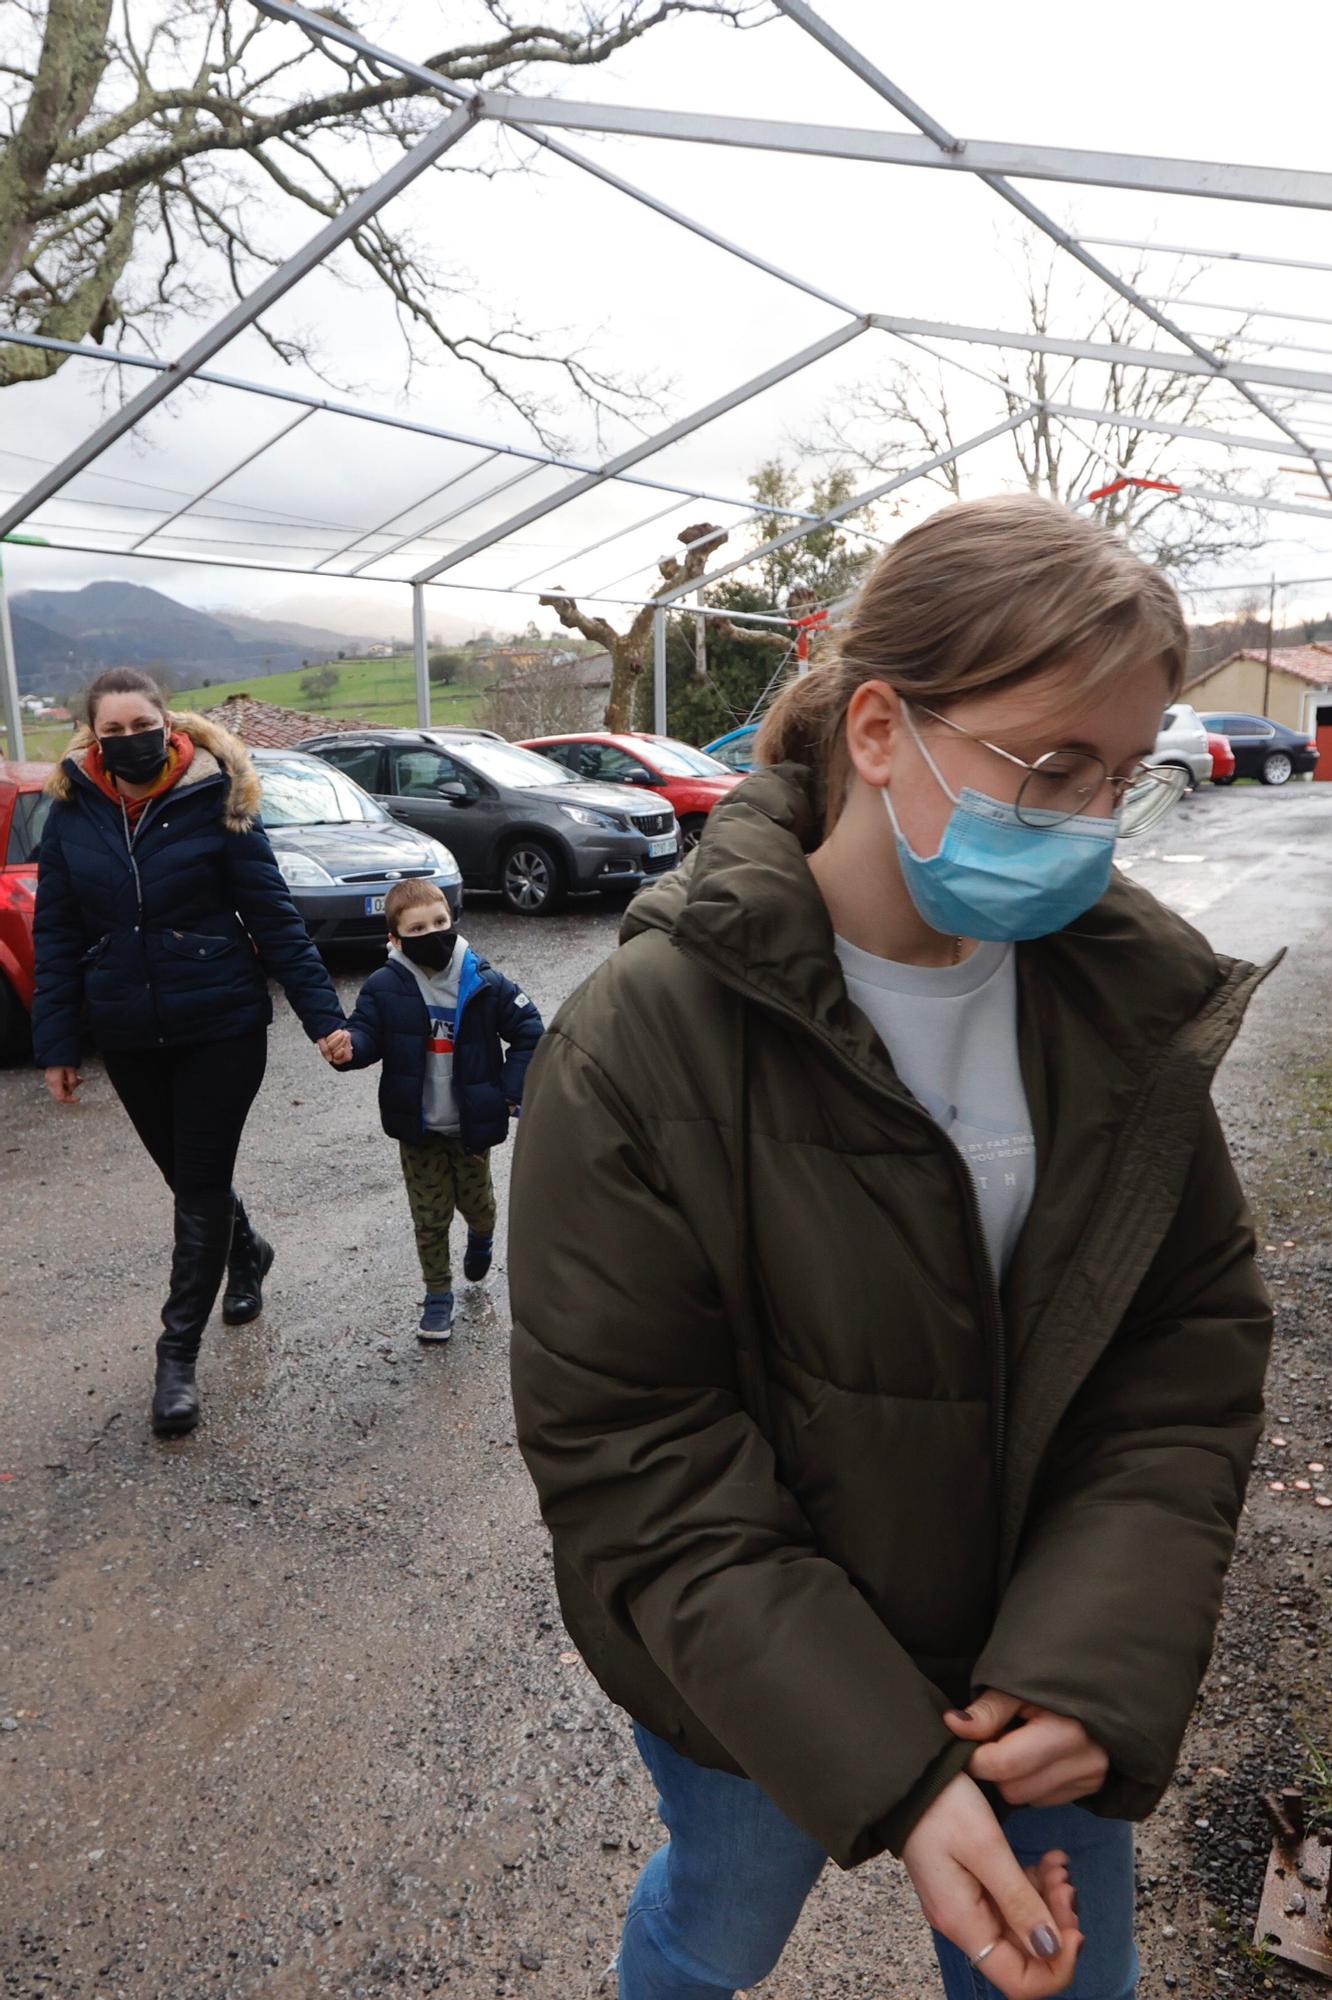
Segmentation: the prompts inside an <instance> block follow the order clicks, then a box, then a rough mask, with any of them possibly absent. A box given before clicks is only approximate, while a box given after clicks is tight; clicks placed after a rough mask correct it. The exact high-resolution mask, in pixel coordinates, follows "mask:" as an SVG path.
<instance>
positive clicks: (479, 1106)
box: [349, 945, 543, 1153]
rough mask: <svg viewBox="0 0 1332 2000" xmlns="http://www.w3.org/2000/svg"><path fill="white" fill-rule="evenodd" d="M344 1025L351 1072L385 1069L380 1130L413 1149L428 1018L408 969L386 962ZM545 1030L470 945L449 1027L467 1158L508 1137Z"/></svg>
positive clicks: (421, 1132)
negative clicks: (348, 1038)
mask: <svg viewBox="0 0 1332 2000" xmlns="http://www.w3.org/2000/svg"><path fill="white" fill-rule="evenodd" d="M349 1026H350V1028H351V1036H352V1047H353V1049H354V1051H355V1053H354V1055H353V1057H352V1060H351V1063H350V1065H349V1067H350V1068H352V1069H368V1068H369V1066H370V1065H371V1063H377V1062H382V1063H383V1065H384V1068H383V1072H382V1074H381V1076H380V1079H379V1115H380V1117H381V1118H382V1120H383V1121H384V1130H385V1131H386V1132H387V1133H388V1135H389V1137H390V1139H405V1140H406V1141H407V1142H408V1144H409V1145H415V1144H418V1143H419V1142H420V1141H421V1140H422V1139H424V1137H425V1130H426V1128H425V1117H424V1114H423V1112H422V1101H423V1099H424V1096H425V1080H426V1043H427V1041H428V1040H429V1036H430V1016H429V1015H428V1014H427V1012H426V1003H425V1000H424V999H423V997H422V994H421V988H420V986H419V984H418V983H417V980H416V978H415V975H414V974H413V973H412V970H411V968H410V967H409V966H407V965H404V964H403V963H402V961H401V960H400V959H390V960H389V962H388V964H387V965H384V966H381V967H380V969H379V971H378V972H372V973H371V975H370V977H369V978H368V979H367V980H366V982H365V985H364V986H363V987H362V988H361V996H360V999H359V1000H358V1001H357V1003H356V1011H355V1013H354V1014H353V1015H352V1017H351V1021H350V1023H349ZM542 1033H543V1026H542V1020H541V1016H540V1014H538V1012H537V1010H536V1008H535V1007H534V1006H533V1005H532V1002H531V1001H530V1000H529V999H528V997H527V995H526V994H525V993H521V992H519V990H518V988H517V987H516V986H515V985H514V983H513V981H512V980H511V979H506V978H505V977H504V974H503V973H502V972H497V971H496V970H495V967H494V966H493V965H491V964H490V962H489V961H488V960H487V959H484V958H482V957H481V955H480V953H479V952H475V951H473V950H472V948H471V946H470V945H469V946H468V947H467V950H466V952H465V953H464V955H463V962H462V971H461V972H460V974H459V976H458V1004H457V1010H456V1012H455V1014H454V1022H453V1094H454V1096H455V1097H456V1098H457V1100H458V1117H459V1127H460V1135H461V1138H462V1142H463V1145H464V1146H465V1147H466V1148H467V1150H468V1152H469V1153H484V1152H485V1151H486V1150H487V1149H488V1148H489V1147H491V1146H498V1145H499V1144H500V1142H501V1141H502V1140H504V1139H507V1138H508V1136H509V1106H510V1105H511V1104H520V1103H521V1102H522V1096H523V1079H524V1077H525V1076H526V1075H527V1065H528V1063H529V1062H530V1061H531V1060H532V1053H533V1051H534V1049H535V1048H536V1045H537V1043H538V1042H539V1041H540V1040H541V1036H542ZM505 1042H507V1043H508V1045H509V1052H508V1055H507V1057H506V1055H505V1053H504V1048H503V1044H504V1043H505Z"/></svg>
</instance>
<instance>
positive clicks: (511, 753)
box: [449, 741, 577, 792]
mask: <svg viewBox="0 0 1332 2000" xmlns="http://www.w3.org/2000/svg"><path fill="white" fill-rule="evenodd" d="M449 749H450V751H451V752H453V753H455V754H456V755H457V756H458V759H459V761H460V762H464V763H467V764H470V766H471V768H472V769H473V770H474V771H479V772H480V773H481V776H482V777H483V778H489V779H490V781H491V783H492V784H495V785H512V786H513V788H514V790H515V791H519V792H534V791H536V790H538V789H540V790H542V791H546V790H548V789H549V788H550V786H551V785H572V784H576V783H577V780H576V779H575V777H574V775H573V773H572V772H571V771H566V770H565V768H564V766H563V764H556V763H554V762H552V760H551V759H550V758H549V757H538V756H537V754H536V752H535V751H533V750H521V749H519V747H518V745H517V744H516V743H483V742H480V741H473V742H469V743H450V745H449Z"/></svg>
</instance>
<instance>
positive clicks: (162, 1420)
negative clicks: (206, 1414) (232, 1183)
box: [153, 1194, 232, 1437]
mask: <svg viewBox="0 0 1332 2000" xmlns="http://www.w3.org/2000/svg"><path fill="white" fill-rule="evenodd" d="M231 1220H232V1215H231V1196H230V1195H229V1194H228V1195H221V1196H219V1197H216V1198H214V1199H211V1200H202V1201H199V1200H196V1201H188V1202H183V1201H177V1203H176V1247H175V1251H174V1254H173V1256H172V1259H171V1290H170V1292H169V1293H168V1295H167V1302H166V1304H165V1305H164V1306H163V1308H162V1329H163V1331H162V1334H161V1337H160V1339H159V1340H158V1343H157V1380H156V1383H155V1385H154V1388H153V1429H154V1430H155V1431H156V1432H158V1434H159V1435H160V1436H162V1437H178V1436H179V1435H180V1434H181V1433H182V1432H184V1431H192V1430H193V1429H194V1426H195V1425H196V1424H197V1423H198V1421H199V1393H198V1390H197V1389H196V1388H195V1386H194V1364H195V1362H196V1361H197V1360H198V1358H199V1343H200V1341H201V1340H202V1339H203V1331H204V1328H205V1326H206V1325H207V1324H208V1315H209V1313H210V1312H211V1311H212V1310H213V1301H214V1300H215V1299H216V1297H217V1292H218V1287H219V1285H220V1284H221V1283H222V1276H223V1273H224V1272H225V1270H226V1268H227V1252H228V1250H229V1249H230V1246H231Z"/></svg>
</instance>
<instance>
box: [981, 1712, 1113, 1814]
mask: <svg viewBox="0 0 1332 2000" xmlns="http://www.w3.org/2000/svg"><path fill="white" fill-rule="evenodd" d="M944 1721H945V1722H946V1723H947V1724H948V1727H949V1728H950V1729H951V1730H952V1732H953V1734H954V1736H961V1737H963V1738H964V1739H966V1740H970V1741H971V1742H974V1743H979V1744H980V1746H981V1747H980V1749H979V1750H977V1752H976V1754H975V1756H974V1757H973V1758H972V1759H971V1761H970V1763H969V1764H968V1765H967V1769H968V1771H970V1773H971V1775H972V1777H973V1778H984V1779H985V1780H986V1781H987V1782H988V1783H989V1784H992V1785H996V1786H997V1787H998V1789H999V1793H1000V1796H1001V1797H1003V1798H1005V1799H1007V1801H1008V1803H1009V1805H1011V1806H1066V1805H1071V1804H1072V1803H1073V1801H1074V1799H1085V1798H1087V1797H1088V1796H1089V1794H1090V1793H1092V1792H1099V1791H1100V1789H1101V1786H1102V1785H1103V1784H1104V1783H1105V1780H1106V1777H1107V1775H1108V1773H1109V1770H1110V1759H1109V1758H1108V1757H1107V1756H1106V1754H1105V1751H1104V1750H1102V1748H1101V1746H1100V1744H1099V1743H1093V1741H1092V1739H1091V1737H1090V1736H1089V1735H1088V1734H1087V1732H1086V1730H1085V1729H1084V1728H1083V1726H1082V1724H1081V1723H1080V1722H1075V1721H1074V1720H1073V1718H1072V1716H1069V1715H1056V1714H1055V1713H1054V1711H1053V1709H1049V1708H1040V1707H1038V1706H1037V1704H1036V1703H1035V1702H1032V1701H1023V1700H1022V1699H1021V1697H1020V1696H1019V1695H1015V1694H1004V1693H1003V1692H1002V1690H1001V1689H999V1688H986V1690H985V1692H984V1694H982V1695H978V1696H977V1698H976V1700H975V1701H973V1702H972V1704H971V1706H970V1708H966V1709H949V1710H948V1712H947V1714H946V1715H945V1716H944ZM1015 1721H1016V1722H1018V1723H1020V1725H1021V1726H1020V1727H1019V1728H1017V1729H1014V1728H1011V1727H1010V1724H1012V1723H1013V1722H1015Z"/></svg>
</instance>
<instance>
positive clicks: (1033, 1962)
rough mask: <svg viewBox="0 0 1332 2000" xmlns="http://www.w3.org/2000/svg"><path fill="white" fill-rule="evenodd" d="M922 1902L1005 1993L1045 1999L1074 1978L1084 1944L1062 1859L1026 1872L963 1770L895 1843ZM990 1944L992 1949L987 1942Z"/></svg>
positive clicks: (1049, 1858) (1051, 1857)
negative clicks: (979, 1958) (899, 1842)
mask: <svg viewBox="0 0 1332 2000" xmlns="http://www.w3.org/2000/svg"><path fill="white" fill-rule="evenodd" d="M902 1859H903V1861H904V1862H905V1863H906V1868H907V1873H908V1874H909V1875H910V1877H911V1881H912V1884H913V1886H914V1888H915V1891H916V1894H917V1896H918V1897H919V1898H920V1906H921V1909H922V1910H923V1911H924V1912H925V1916H926V1918H927V1920H928V1921H929V1923H930V1924H931V1926H932V1927H933V1928H934V1929H935V1930H936V1931H941V1932H942V1933H943V1935H944V1937H946V1938H949V1939H950V1940H951V1941H952V1943H954V1944H955V1945H956V1946H957V1947H958V1949H959V1950H960V1951H963V1952H965V1953H966V1955H967V1957H968V1958H970V1959H974V1958H975V1957H976V1956H977V1954H978V1953H979V1952H984V1953H985V1954H986V1955H985V1958H984V1960H983V1963H982V1968H981V1969H982V1970H983V1972H984V1974H985V1977H986V1978H987V1979H988V1980H989V1981H990V1982H991V1983H992V1984H993V1985H995V1986H997V1987H998V1989H999V1991H1000V1992H1001V1993H1004V1994H1006V1995H1007V1996H1008V2000H1044V1996H1046V1995H1050V1994H1055V1993H1062V1992H1063V1990H1064V1988H1065V1987H1066V1986H1067V1985H1068V1984H1069V1982H1070V1980H1071V1979H1072V1977H1073V1972H1074V1968H1075V1967H1076V1965H1077V1958H1078V1952H1079V1951H1080V1949H1081V1947H1082V1943H1083V1938H1082V1933H1081V1932H1080V1931H1079V1930H1078V1927H1077V1917H1076V1914H1075V1911H1074V1906H1073V1887H1072V1884H1071V1883H1070V1881H1069V1879H1068V1867H1067V1862H1068V1857H1067V1855H1064V1854H1058V1853H1054V1852H1051V1853H1049V1854H1047V1855H1045V1856H1043V1858H1042V1859H1041V1861H1040V1862H1039V1863H1038V1864H1037V1866H1036V1867H1035V1868H1032V1869H1024V1868H1023V1867H1022V1866H1021V1864H1020V1863H1019V1861H1018V1859H1017V1857H1016V1855H1015V1854H1014V1853H1013V1850H1012V1848H1011V1847H1010V1846H1009V1844H1008V1842H1007V1841H1006V1840H1005V1839H1004V1836H1003V1832H1002V1830H1001V1828H1000V1825H999V1822H998V1820H997V1819H996V1818H995V1816H994V1814H993V1812H992V1811H991V1810H990V1807H989V1804H988V1802H987V1801H986V1798H985V1795H984V1793H983V1792H982V1791H981V1790H980V1788H979V1787H978V1786H977V1785H976V1784H974V1783H973V1781H972V1780H971V1779H970V1778H969V1777H968V1776H967V1775H966V1773H965V1772H959V1774H958V1776H957V1777H956V1778H954V1779H953V1780H952V1782H951V1783H950V1784H948V1785H946V1786H945V1787H944V1789H943V1791H941V1792H940V1794H939V1796H938V1798H937V1799H936V1800H935V1801H934V1804H933V1805H932V1806H931V1807H930V1808H929V1810H928V1811H927V1812H925V1813H923V1814H922V1815H921V1818H920V1819H919V1820H918V1821H917V1823H916V1826H915V1827H914V1828H913V1830H912V1833H911V1837H910V1839H909V1840H908V1841H907V1843H906V1846H905V1847H904V1848H903V1850H902ZM990 1946H993V1947H994V1948H993V1950H990V1949H988V1948H989V1947H990Z"/></svg>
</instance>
